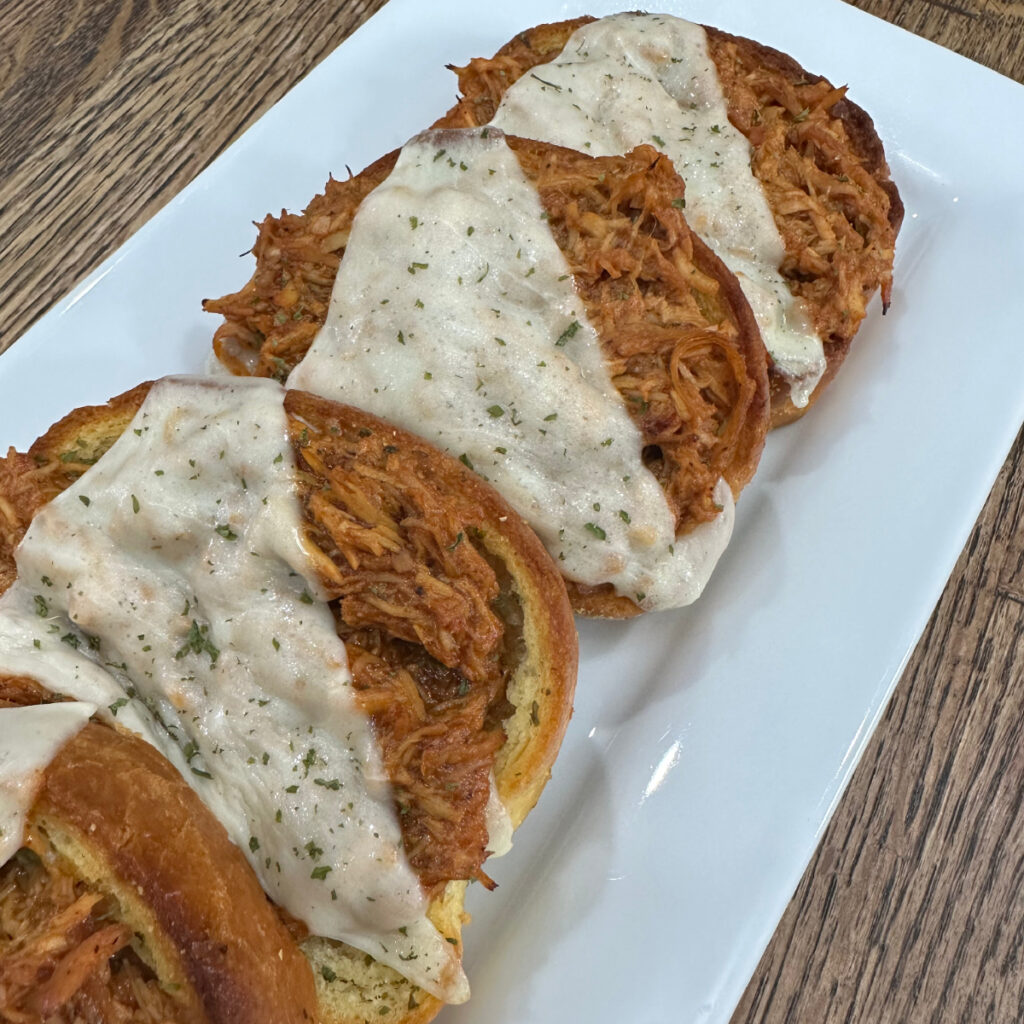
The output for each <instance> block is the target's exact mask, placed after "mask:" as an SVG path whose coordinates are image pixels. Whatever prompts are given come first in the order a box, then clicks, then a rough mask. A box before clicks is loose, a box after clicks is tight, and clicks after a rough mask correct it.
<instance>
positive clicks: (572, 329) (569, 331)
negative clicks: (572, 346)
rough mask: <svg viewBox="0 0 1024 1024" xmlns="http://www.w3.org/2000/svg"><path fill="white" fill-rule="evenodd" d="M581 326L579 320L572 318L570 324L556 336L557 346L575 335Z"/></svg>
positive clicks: (560, 345)
mask: <svg viewBox="0 0 1024 1024" xmlns="http://www.w3.org/2000/svg"><path fill="white" fill-rule="evenodd" d="M582 326H583V324H581V323H580V322H579V320H573V322H572V323H571V324H569V326H568V327H566V329H565V330H564V331H562V333H561V334H560V335H559V336H558V340H557V341H556V342H555V345H557V346H558V347H559V348H561V347H562V346H563V345H564V344H565V343H566V342H567V341H568V340H569V339H570V338H573V337H575V336H576V332H577V331H578V330H579V329H580V328H581V327H582Z"/></svg>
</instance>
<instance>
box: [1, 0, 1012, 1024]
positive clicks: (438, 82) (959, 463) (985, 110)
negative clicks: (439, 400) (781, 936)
mask: <svg viewBox="0 0 1024 1024" xmlns="http://www.w3.org/2000/svg"><path fill="white" fill-rule="evenodd" d="M619 6H620V5H616V4H614V3H609V2H605V0H595V2H593V3H587V4H582V5H579V4H577V3H572V4H559V3H554V2H552V0H519V2H517V3H516V4H504V5H501V4H499V5H497V6H494V5H485V6H481V5H479V4H477V3H474V2H473V0H441V2H439V3H432V4H424V3H417V2H416V0H392V2H391V3H389V4H388V6H387V7H385V8H384V9H383V11H382V12H381V13H379V14H378V15H377V16H376V17H374V18H373V19H372V20H371V21H370V22H368V23H367V24H366V25H365V26H364V27H363V28H361V29H360V30H359V31H358V32H357V33H356V34H355V35H354V36H352V38H351V39H350V40H348V41H347V42H346V43H345V44H344V45H343V46H342V47H341V48H340V49H339V50H338V51H337V52H336V53H334V54H333V55H332V56H331V57H329V58H328V59H327V60H326V61H324V62H323V64H321V65H320V66H319V67H318V68H317V69H316V70H315V71H314V72H313V73H312V74H310V75H309V76H308V77H307V78H306V79H305V80H304V81H303V82H302V83H301V84H300V85H298V86H297V87H296V88H295V89H294V90H293V91H292V92H291V93H290V94H289V95H288V96H286V97H285V98H284V99H283V100H282V101H281V102H280V103H279V104H278V105H277V106H276V107H275V108H274V109H273V110H272V111H270V112H269V113H268V114H267V115H266V116H265V117H263V118H262V119H261V120H260V122H259V123H258V124H256V125H255V126H254V127H253V128H251V129H250V130H249V131H248V132H247V133H246V134H245V135H244V136H243V137H242V138H241V139H240V140H239V141H238V142H237V143H235V144H234V145H233V146H232V147H231V148H230V149H229V150H228V151H227V152H225V153H224V154H223V156H221V157H220V158H219V159H218V160H217V161H216V162H215V163H214V164H213V165H212V166H211V167H210V168H209V169H208V170H207V171H205V172H204V173H203V174H202V175H201V176H200V177H199V178H198V179H197V180H196V181H195V182H193V183H192V184H191V185H190V186H189V187H188V188H186V189H185V190H184V192H182V193H181V195H180V196H179V197H178V198H177V199H175V200H174V201H173V202H172V203H171V204H170V205H169V206H167V207H166V208H165V209H164V210H162V211H161V213H160V214H158V215H157V216H156V217H154V218H153V220H152V221H150V222H149V223H148V224H147V225H146V226H145V227H144V228H143V229H142V230H141V231H139V232H138V234H136V235H135V236H134V237H133V238H132V239H131V240H130V241H129V242H128V243H127V244H126V245H125V246H124V247H123V248H122V249H121V250H120V251H118V252H117V253H116V254H115V255H114V256H113V257H112V258H111V259H110V260H108V261H107V262H106V263H105V264H104V265H103V266H101V267H100V268H99V269H98V270H97V271H96V272H95V273H94V274H92V275H91V276H90V277H89V278H88V280H86V281H85V282H83V284H81V285H80V286H79V287H78V288H76V289H75V291H74V292H73V293H72V294H71V295H69V296H68V297H67V298H66V299H65V300H64V301H63V302H61V303H60V304H59V305H58V306H57V307H55V308H54V309H53V310H52V311H51V312H50V313H48V314H47V315H46V316H45V317H44V318H43V319H42V320H41V321H40V322H39V323H38V324H36V326H35V327H34V328H33V329H32V330H31V331H29V332H28V334H27V335H26V336H25V337H23V338H22V339H21V340H20V341H19V342H18V343H17V344H16V345H15V346H14V347H13V348H12V349H11V350H10V351H9V352H8V353H6V354H5V355H4V356H3V357H0V394H2V396H3V401H2V403H0V441H2V443H3V444H4V445H5V446H6V445H7V444H9V443H10V444H16V445H18V446H20V447H24V446H25V445H27V444H28V443H29V442H30V441H31V440H32V439H33V438H34V437H35V436H36V435H37V434H39V433H40V432H42V430H44V429H45V428H46V427H47V426H48V425H49V424H50V423H51V422H52V421H53V420H55V419H57V418H58V417H59V416H61V415H63V414H64V413H65V412H66V411H68V410H70V409H71V408H73V407H74V406H77V405H82V404H86V403H90V402H97V401H103V400H105V399H106V398H108V397H109V396H111V395H113V394H116V393H118V392H120V391H122V390H124V389H126V388H128V387H130V386H132V385H134V384H136V383H138V382H139V381H140V380H143V379H146V378H150V377H154V376H158V375H160V374H164V373H170V372H189V371H197V370H199V369H201V368H202V367H203V366H204V365H205V362H206V359H207V353H208V351H209V344H210V336H211V333H212V331H213V329H214V327H215V326H216V321H215V320H214V318H212V317H208V316H206V315H204V314H203V313H202V312H201V311H200V308H199V301H200V299H201V298H202V297H204V296H209V295H219V294H222V293H224V292H227V291H231V290H234V289H236V288H237V287H239V286H240V285H241V284H242V282H244V280H245V279H246V278H247V277H248V275H249V273H250V265H251V264H250V262H249V260H248V258H247V259H245V260H240V259H238V258H237V255H236V254H237V253H239V252H243V251H245V250H246V249H248V248H249V246H250V245H251V244H252V241H253V229H252V226H251V222H252V220H253V219H254V218H259V217H261V216H262V215H263V213H264V212H265V211H269V210H279V209H280V208H281V207H282V206H288V207H289V208H290V209H301V208H302V206H304V205H305V203H306V202H307V201H308V200H309V198H311V197H312V196H313V195H314V194H315V193H316V192H317V191H319V190H320V189H321V188H322V186H323V183H324V181H325V180H326V177H327V174H328V172H329V171H330V172H333V173H334V174H335V175H336V176H341V175H343V174H344V173H345V165H346V164H348V165H349V166H351V167H353V168H359V167H362V166H364V165H365V164H367V163H369V162H370V161H371V160H373V159H374V158H376V157H377V156H379V155H381V154H382V153H384V152H386V151H387V150H389V149H391V148H393V147H395V146H397V145H400V144H401V143H402V142H403V141H404V140H405V139H406V138H407V137H409V136H410V135H412V134H413V133H415V132H416V131H418V130H420V129H421V128H423V127H424V126H425V125H427V124H429V123H430V122H431V121H433V120H434V119H435V118H437V117H438V116H440V115H441V114H442V113H443V112H444V111H445V110H446V109H447V107H448V106H449V105H450V104H451V102H452V100H453V97H454V93H455V80H454V77H453V76H452V75H451V74H450V73H449V72H447V71H445V69H444V65H445V64H446V63H449V62H453V63H460V62H464V61H465V60H467V59H468V58H470V57H472V56H485V55H489V54H491V53H493V52H494V50H495V49H497V47H498V46H500V45H501V44H502V43H504V42H505V41H506V40H507V39H509V38H511V37H512V36H513V35H514V34H515V33H516V32H517V31H519V30H521V29H523V28H525V27H528V26H530V25H533V24H537V23H540V22H545V21H554V20H560V19H562V18H567V17H572V16H574V15H577V14H580V13H593V14H604V13H612V12H613V11H614V10H616V9H618V7H619ZM624 6H628V5H624ZM663 7H664V9H666V10H668V11H670V12H671V13H674V14H679V15H681V16H684V17H688V18H690V19H692V20H696V21H705V22H709V23H712V24H717V25H718V26H719V27H721V28H724V29H726V30H729V31H732V32H735V33H738V34H741V35H747V36H751V37H753V38H756V39H759V40H761V41H763V42H766V43H768V44H770V45H773V46H776V47H778V48H779V49H782V50H785V51H786V52H788V53H791V54H792V55H793V56H794V57H796V59H797V60H799V61H800V62H801V63H802V64H803V65H804V66H805V67H807V68H808V69H809V70H811V71H816V72H820V73H822V74H825V75H827V76H828V77H829V78H830V79H831V80H832V81H834V82H837V83H844V82H848V83H850V84H851V86H852V88H851V96H852V98H853V99H854V100H856V101H857V102H858V103H860V104H861V105H862V106H864V107H865V108H866V109H867V110H868V111H869V112H870V113H871V114H872V115H873V117H874V119H875V122H876V125H877V127H878V129H879V132H880V134H881V135H882V137H883V140H884V141H885V144H886V150H887V153H888V157H889V161H890V164H891V167H892V172H893V177H894V178H895V180H896V182H897V183H898V185H899V188H900V190H901V192H902V194H903V198H904V201H905V203H906V206H907V218H906V221H905V223H904V226H903V231H902V233H901V235H900V238H899V243H898V251H897V261H896V263H897V265H896V282H897V283H896V291H895V296H894V302H893V308H892V311H891V312H890V314H889V315H888V316H887V317H886V318H885V320H884V321H883V320H882V318H881V316H880V310H879V308H878V305H877V301H876V304H875V305H874V306H873V307H872V311H871V315H870V317H869V318H868V321H867V322H866V323H865V325H864V326H863V328H862V329H861V332H860V335H859V336H858V338H857V341H856V343H855V345H854V349H853V353H852V355H851V356H850V358H849V359H848V361H847V363H846V365H845V367H844V368H843V371H842V373H841V374H840V377H839V380H838V382H837V384H836V385H834V386H833V388H832V389H831V390H830V392H829V393H828V394H827V395H826V397H825V398H824V399H823V401H822V402H821V404H820V406H819V407H817V408H815V409H814V411H813V412H812V413H811V415H809V416H808V417H807V419H806V420H804V421H802V422H800V423H798V424H797V425H795V426H793V427H789V428H787V429H785V430H783V431H780V432H778V433H776V434H773V435H771V436H770V437H769V440H768V445H767V452H766V454H765V458H764V460H763V462H762V465H761V469H760V472H759V474H758V476H757V478H756V479H755V481H754V482H753V484H752V485H751V486H750V487H749V488H748V489H747V490H746V491H745V492H744V494H743V497H742V500H741V501H740V505H739V515H738V523H737V529H736V534H735V538H734V540H733V543H732V546H731V547H730V548H729V550H728V551H727V552H726V555H725V558H724V559H723V561H722V563H721V565H720V568H719V569H718V572H717V574H716V575H715V577H714V579H713V580H712V581H711V585H710V586H709V588H708V591H707V593H706V595H705V597H704V598H703V599H702V600H701V601H700V602H699V603H698V604H697V605H695V606H694V607H692V608H690V609H688V610H685V611H682V612H679V613H672V614H661V615H655V616H648V617H645V618H643V619H641V620H638V621H634V622H632V623H628V624H605V623H584V624H582V625H581V631H580V632H581V652H582V664H581V671H580V679H579V688H578V692H577V703H576V714H575V717H574V719H573V722H572V725H571V727H570V731H569V735H568V738H567V740H566V743H565V747H564V750H563V753H562V756H561V759H560V761H559V763H558V765H557V766H556V771H555V775H554V778H553V779H552V781H551V784H550V786H549V787H548V790H547V791H546V792H545V794H544V798H543V800H542V801H541V804H540V806H539V807H538V809H537V811H536V812H535V813H534V814H533V815H532V816H531V818H530V819H529V821H528V822H527V823H526V825H525V826H524V827H523V829H522V830H521V831H520V833H519V834H518V836H517V841H516V849H515V850H514V851H513V853H512V854H511V855H510V856H509V857H507V858H505V860H504V861H499V862H495V863H494V864H493V865H490V866H489V867H488V871H492V872H493V873H494V875H495V876H496V877H497V879H498V881H499V882H500V884H501V887H500V889H499V890H498V892H496V893H494V894H485V893H477V892H475V893H474V894H473V895H474V899H473V901H472V908H473V910H474V913H475V917H476V920H475V921H474V924H473V926H472V927H471V928H470V929H469V930H468V932H467V934H466V941H467V947H468V956H467V964H468V970H469V975H470V979H471V982H472V984H473V992H474V995H473V998H472V1000H471V1001H470V1003H469V1004H468V1005H467V1006H465V1007H463V1008H460V1009H450V1010H447V1011H446V1013H445V1016H444V1019H445V1020H448V1021H450V1022H452V1024H454V1022H455V1021H463V1022H488V1024H502V1022H507V1024H524V1022H551V1024H554V1022H559V1024H560V1022H564V1021H571V1020H586V1021H591V1022H594V1024H604V1022H607V1024H612V1022H614V1024H618V1022H621V1021H630V1022H631V1024H646V1022H652V1024H654V1022H658V1024H661V1022H667V1021H702V1022H703V1021H707V1022H726V1021H728V1019H729V1016H730V1013H731V1012H732V1010H733V1008H734V1006H735V1004H736V1002H737V1001H738V999H739V997H740V995H741V994H742V991H743V988H744V985H745V983H746V981H747V979H748V978H749V977H750V974H751V973H752V971H753V969H754V967H755V966H756V964H757V960H758V958H759V956H760V954H761V952H762V950H763V948H764V946H765V944H766V943H767V941H768V939H769V938H770V937H771V934H772V932H773V930H774V928H775V926H776V923H777V921H778V919H779V917H780V915H781V913H782V911H783V909H784V908H785V906H786V903H787V901H788V899H789V897H790V895H791V893H792V891H793V889H794V887H795V885H796V883H797V881H798V880H799V878H800V875H801V873H802V871H803V869H804V866H805V865H806V863H807V861H808V859H809V857H810V855H811V854H812V852H813V850H814V848H815V845H816V843H817V841H818V838H819V836H820V834H821V831H822V829H823V828H824V826H825V823H826V822H827V820H828V817H829V815H830V813H831V811H832V808H833V807H834V806H835V804H836V802H837V800H838V798H839V796H840V794H841V792H842V790H843V787H844V785H845V783H846V781H847V779H848V778H849V776H850V773H851V772H852V770H853V767H854V765H855V764H856V761H857V758H858V756H859V754H860V752H861V750H862V749H863V747H864V744H865V742H866V740H867V737H868V736H869V734H870V732H871V730H872V728H873V726H874V724H875V722H876V721H877V719H878V717H879V715H880V714H881V712H882V709H883V707H884V705H885V702H886V700H887V698H888V696H889V694H890V693H891V691H892V688H893V686H894V685H895V682H896V680H897V679H898V677H899V675H900V672H901V669H902V667H903V664H904V662H905V660H906V658H907V656H908V653H909V652H910V651H911V649H912V647H913V644H914V642H915V640H916V639H917V637H918V636H919V634H920V632H921V630H922V628H923V627H924V624H925V622H926V621H927V618H928V616H929V614H930V612H931V610H932V608H933V606H934V604H935V601H936V600H937V599H938V596H939V594H940V593H941V590H942V586H943V584H944V582H945V580H946V578H947V576H948V574H949V571H950V569H951V567H952V566H953V564H954V562H955V560H956V557H957V555H958V554H959V552H960V550H961V547H962V545H963V543H964V541H965V539H966V538H967V535H968V533H969V530H970V528H971V526H972V524H973V523H974V521H975V519H976V517H977V514H978V512H979V510H980V509H981V506H982V503H983V501H984V499H985V496H986V494H987V493H988V489H989V487H990V486H991V483H992V481H993V480H994V478H995V475H996V473H997V471H998V469H999V466H1000V464H1001V463H1002V461H1003V458H1004V457H1005V454H1006V452H1007V450H1008V449H1009V446H1010V444H1011V443H1012V441H1013V438H1014V435H1015V433H1016V431H1017V429H1018V427H1019V425H1020V423H1021V418H1022V415H1024V384H1022V381H1024V345H1022V344H1021V339H1020V313H1019V297H1018V296H1019V290H1020V282H1021V279H1022V277H1024V204H1022V203H1021V202H1020V197H1021V190H1020V177H1019V174H1020V168H1021V167H1024V136H1022V135H1021V134H1020V133H1019V132H1018V133H1008V132H1007V131H1006V126H1007V125H1013V124H1018V125H1020V124H1024V90H1022V89H1021V87H1020V86H1018V85H1016V84H1014V83H1012V82H1011V81H1009V80H1008V79H1004V78H1001V77H999V76H998V75H996V74H994V73H992V72H989V71H986V70H984V69H982V68H980V67H979V66H977V65H975V64H972V63H970V62H968V61H966V60H963V59H962V58H959V57H956V56H954V55H952V54H950V53H948V52H946V51H944V50H941V49H939V48H938V47H935V46H933V45H931V44H929V43H926V42H924V41H922V40H920V39H918V38H916V37H914V36H911V35H909V34H906V33H904V32H902V31H900V30H898V29H895V28H893V27H892V26H890V25H887V24H885V23H884V22H881V21H878V20H875V19H874V18H871V17H869V16H867V15H865V14H863V13H861V12H859V11H857V10H855V9H853V8H850V7H848V6H846V5H844V4H842V3H839V2H838V0H820V2H817V3H814V4H809V3H807V2H806V0H799V2H798V0H772V2H760V0H736V2H733V3H731V4H728V5H721V4H719V3H716V2H714V0H694V2H691V3H684V2H666V3H665V4H664V5H663ZM282 59H285V58H282ZM908 68H913V75H910V74H908V73H907V69H908ZM936 111H941V112H942V116H941V118H939V117H938V116H937V115H936V113H935V112H936ZM325 126H327V127H328V130H326V131H325ZM996 140H998V144H996ZM83 353H88V355H87V356H85V355H83ZM55 364H56V365H60V366H64V367H67V368H68V369H67V370H66V371H65V372H63V373H58V374H56V375H55V373H54V371H53V370H52V367H53V366H54V365H55Z"/></svg>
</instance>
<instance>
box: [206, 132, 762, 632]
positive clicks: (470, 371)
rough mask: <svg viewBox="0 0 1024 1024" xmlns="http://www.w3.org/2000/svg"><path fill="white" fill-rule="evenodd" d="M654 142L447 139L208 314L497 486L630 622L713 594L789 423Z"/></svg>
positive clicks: (310, 214)
mask: <svg viewBox="0 0 1024 1024" xmlns="http://www.w3.org/2000/svg"><path fill="white" fill-rule="evenodd" d="M683 205H684V186H683V183H682V181H681V180H680V178H679V176H678V175H677V174H676V173H675V171H674V170H673V168H672V165H671V163H670V162H669V161H668V160H667V159H666V158H665V157H664V156H662V155H661V154H659V153H658V152H657V151H656V150H654V149H652V148H651V147H649V146H640V147H638V148H637V149H635V150H633V151H632V152H630V153H628V154H626V155H624V156H608V157H600V158H598V157H591V156H588V155H586V154H581V153H577V152H574V151H572V150H568V149H564V148H561V147H557V146H552V145H549V144H546V143H542V142H535V141H529V140H524V139H517V138H514V137H510V136H505V135H504V133H502V132H500V131H497V130H495V129H492V128H482V129H473V130H464V131H439V132H427V133H424V134H423V135H420V136H418V137H416V138H414V139H413V140H412V141H411V142H410V143H409V144H408V145H406V146H405V147H404V148H403V150H402V151H401V153H392V154H390V155H389V156H387V157H385V158H383V159H382V160H379V161H378V162H377V163H375V164H373V165H371V166H370V167H369V168H367V169H366V170H365V171H363V172H362V173H361V174H359V175H357V176H355V177H354V178H351V179H349V180H348V181H344V182H338V181H334V180H331V181H329V182H328V184H327V188H326V191H325V193H324V194H323V195H322V196H319V197H317V198H316V199H314V200H313V202H312V203H311V204H310V205H309V207H308V208H307V209H306V211H305V212H304V213H303V214H301V215H282V216H281V217H279V218H270V217H268V218H267V219H266V220H265V221H264V222H263V224H262V225H261V227H260V234H259V239H258V241H257V243H256V247H255V250H254V251H255V254H256V258H257V266H256V272H255V274H254V276H253V278H252V279H251V280H250V281H249V283H248V284H247V285H246V286H245V287H244V288H243V289H242V290H241V291H240V292H238V293H236V294H234V295H229V296H225V297H224V298H221V299H218V300H216V301H208V302H206V304H205V306H206V308H207V309H208V310H210V311H213V312H217V313H220V314H222V315H223V316H224V317H225V322H224V323H223V324H222V325H221V327H220V328H219V329H218V331H217V334H216V337H215V349H216V352H217V354H218V356H219V358H220V359H221V361H222V362H223V363H224V364H225V365H226V366H227V367H228V368H230V369H231V370H233V371H234V372H236V373H252V374H257V375H268V376H279V377H281V378H284V377H286V376H288V375H289V374H290V376H288V380H289V386H292V387H298V388H301V389H303V390H307V391H314V392H316V393H319V394H324V395H327V396H328V397H331V398H336V399H339V400H342V401H345V402H349V403H352V404H354V405H359V406H361V407H365V408H367V409H369V410H370V411H372V412H374V413H376V414H378V415H381V416H383V417H385V418H387V419H389V420H393V421H395V422H397V423H399V424H401V425H402V426H405V427H406V428H408V429H411V430H415V431H416V432H418V433H420V434H422V435H423V436H424V437H426V438H427V439H428V440H430V441H432V442H433V443H435V444H437V445H438V446H439V447H442V448H444V449H445V450H447V451H448V452H450V453H451V454H452V455H454V456H456V457H458V458H460V459H461V460H462V461H463V462H464V463H466V464H467V465H468V466H471V467H472V468H473V469H475V470H476V472H477V473H479V474H481V475H482V476H483V477H484V478H485V479H486V480H489V481H490V482H491V483H493V484H494V486H495V487H496V488H497V489H498V490H499V491H500V492H501V493H502V494H503V495H504V496H505V497H506V499H507V500H508V501H509V502H510V503H511V504H512V505H513V507H514V508H515V509H516V510H517V511H518V512H519V513H520V514H521V515H522V516H523V517H524V518H526V519H527V520H528V521H529V522H530V524H531V525H532V526H533V528H534V529H535V530H536V531H537V533H538V534H539V536H540V537H541V539H542V540H543V541H544V543H545V545H546V546H547V548H548V551H549V552H551V554H552V555H553V556H554V557H555V558H556V559H557V560H558V564H559V566H560V568H561V569H562V570H563V572H564V573H565V575H566V577H567V578H568V580H569V587H570V595H571V597H572V600H573V604H574V606H575V607H576V608H577V609H578V610H580V611H582V612H584V613H587V614H596V615H610V616H625V615H631V614H635V613H636V612H637V611H640V610H653V609H660V608H668V607H677V606H679V605H683V604H687V603H689V602H690V601H692V600H694V599H695V598H696V597H697V596H698V595H699V594H700V592H701V590H702V588H703V586H704V584H705V583H706V581H707V579H708V576H709V575H710V573H711V570H712V568H713V567H714V565H715V562H716V561H717V559H718V557H719V555H720V554H721V552H722V550H723V549H724V547H725V545H726V543H727V542H728V540H729V536H730V533H731V529H732V522H733V499H734V497H735V496H736V495H738V494H739V492H740V490H741V489H742V488H743V486H744V485H745V484H746V483H747V482H748V481H749V479H750V477H751V476H752V474H753V472H754V469H755V467H756V465H757V461H758V458H759V457H760V453H761V449H762V446H763V442H764V435H765V431H766V429H767V421H768V384H767V363H766V355H765V351H764V346H763V344H762V342H761V339H760V336H759V334H758V331H757V327H756V324H755V323H754V319H753V316H752V314H751V311H750V308H749V306H748V304H747V302H746V300H745V299H744V297H743V294H742V292H741V291H740V288H739V286H738V284H737V281H736V278H735V277H734V275H733V274H731V273H730V272H729V271H728V270H727V269H726V268H725V266H724V265H723V264H722V262H721V261H720V260H719V259H718V258H717V257H716V256H715V255H714V253H713V252H712V251H711V250H710V249H709V248H708V247H707V246H706V245H705V244H704V243H703V242H701V240H700V239H699V238H698V237H697V236H696V235H695V234H694V233H693V232H692V231H691V230H690V228H689V227H688V225H687V222H686V219H685V216H684V212H683Z"/></svg>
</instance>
